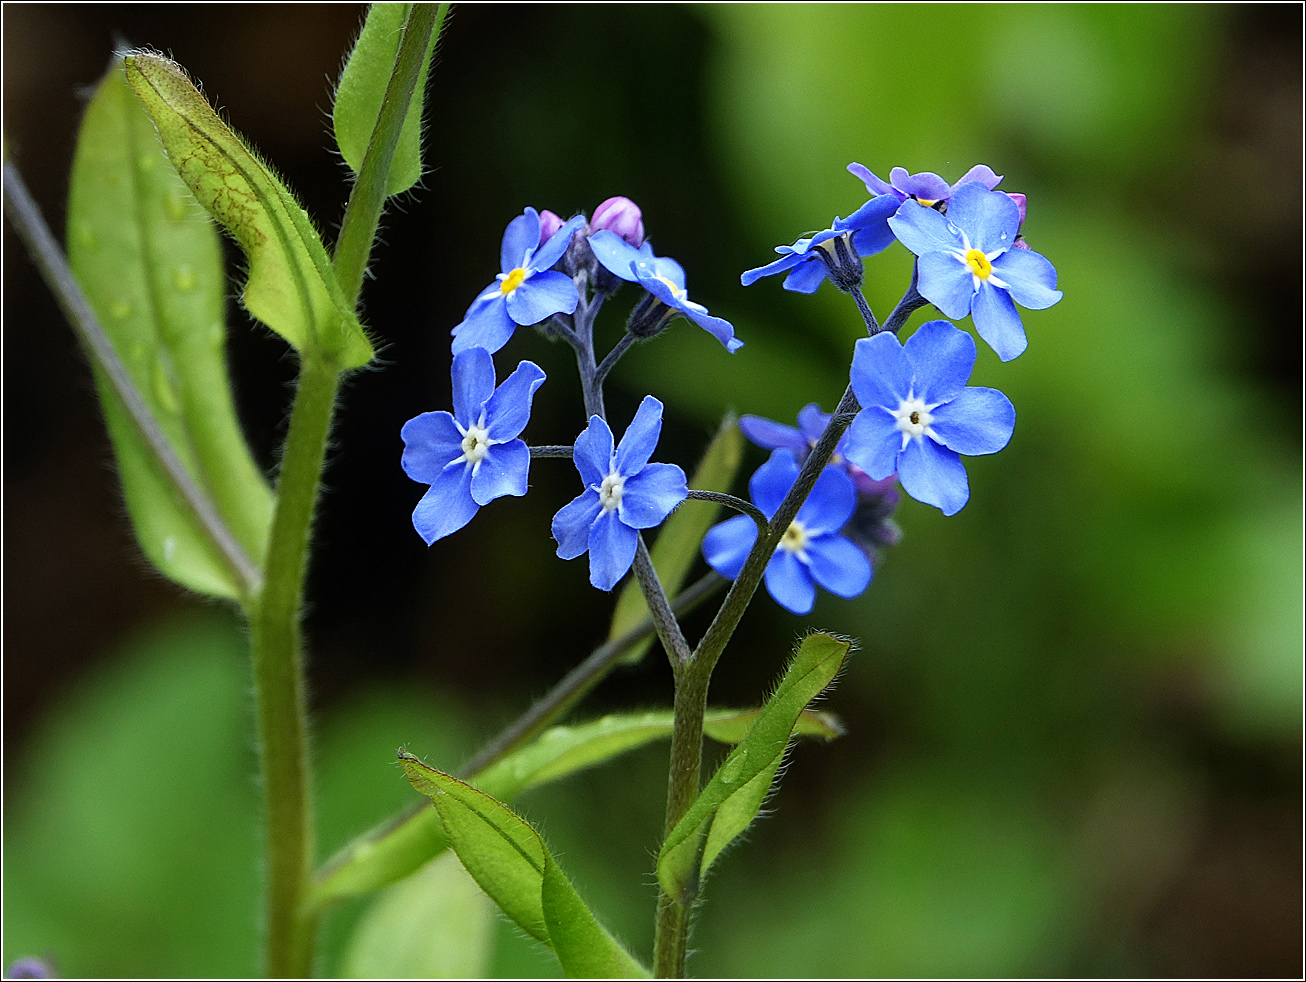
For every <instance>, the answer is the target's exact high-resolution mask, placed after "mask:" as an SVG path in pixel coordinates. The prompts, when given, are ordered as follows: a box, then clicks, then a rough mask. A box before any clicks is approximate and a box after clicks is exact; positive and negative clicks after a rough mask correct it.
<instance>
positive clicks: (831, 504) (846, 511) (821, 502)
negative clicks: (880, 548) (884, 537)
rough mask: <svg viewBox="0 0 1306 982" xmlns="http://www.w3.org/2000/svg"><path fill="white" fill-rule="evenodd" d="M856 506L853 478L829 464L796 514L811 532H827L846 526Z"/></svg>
mask: <svg viewBox="0 0 1306 982" xmlns="http://www.w3.org/2000/svg"><path fill="white" fill-rule="evenodd" d="M856 507H857V489H856V488H855V487H853V479H852V478H851V477H849V476H848V475H847V474H846V473H844V471H843V470H842V469H840V468H838V467H826V468H825V469H824V470H823V471H821V475H820V477H818V478H817V479H816V483H815V484H814V485H812V493H811V494H809V495H808V496H807V500H806V501H804V502H803V506H802V507H801V508H799V509H798V515H797V516H796V517H797V518H798V521H800V522H802V523H803V527H804V528H806V529H807V530H808V532H810V533H811V534H813V535H824V534H828V533H831V532H837V531H839V529H841V528H843V527H844V526H845V525H846V524H847V523H848V519H850V518H852V514H853V509H855V508H856Z"/></svg>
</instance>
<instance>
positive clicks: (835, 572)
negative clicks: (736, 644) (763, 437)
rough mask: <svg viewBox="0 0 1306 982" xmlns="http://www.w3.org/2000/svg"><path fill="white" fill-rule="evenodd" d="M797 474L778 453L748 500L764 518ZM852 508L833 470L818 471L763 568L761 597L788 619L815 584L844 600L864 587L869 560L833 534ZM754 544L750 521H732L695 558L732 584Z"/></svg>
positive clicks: (808, 601) (853, 497)
mask: <svg viewBox="0 0 1306 982" xmlns="http://www.w3.org/2000/svg"><path fill="white" fill-rule="evenodd" d="M798 471H799V466H798V461H797V460H795V459H794V456H793V454H791V453H789V452H788V451H786V450H783V449H781V450H776V451H775V453H773V454H771V459H770V460H768V461H767V462H766V463H765V464H763V465H762V466H761V467H759V468H758V469H757V471H756V472H755V473H754V474H753V476H752V478H750V479H749V482H748V493H749V496H750V497H751V498H752V499H753V504H755V505H757V507H758V508H760V509H761V510H762V513H763V514H765V515H766V516H767V518H770V517H771V516H773V515H774V514H775V513H776V509H778V508H779V507H780V503H781V502H782V501H784V497H785V495H786V494H788V493H789V489H790V488H791V487H793V483H794V481H795V480H796V479H797V478H798ZM856 507H857V492H856V490H855V489H854V488H853V482H852V480H851V479H850V478H849V477H848V475H847V474H845V473H844V472H843V471H842V470H840V469H839V468H837V467H827V468H825V470H823V471H822V472H821V476H820V477H818V478H817V479H816V484H815V485H814V486H813V487H812V493H811V494H810V495H808V496H807V500H806V501H805V502H803V506H802V507H801V508H799V509H798V514H797V515H796V516H795V517H794V520H793V522H791V523H790V525H789V528H788V529H786V530H785V534H784V536H783V537H782V538H781V539H780V544H779V545H778V546H776V550H775V553H774V554H773V555H772V556H771V560H770V562H768V563H767V564H766V574H765V577H766V590H767V592H768V593H769V594H771V596H772V598H773V599H774V600H775V602H776V603H778V604H779V605H780V606H781V607H784V608H785V609H786V610H789V611H792V612H793V613H795V614H806V613H808V612H809V611H811V609H812V604H813V603H815V601H816V585H817V584H818V583H819V584H820V585H821V586H823V587H824V588H825V589H827V590H829V591H830V592H831V593H833V594H835V595H836V596H839V597H845V598H851V597H855V596H857V595H858V594H860V593H861V592H862V591H863V590H865V589H866V587H867V586H868V585H869V584H870V582H871V563H870V560H868V559H867V558H866V555H865V553H863V552H862V550H861V549H859V548H858V547H857V546H856V545H855V544H853V543H852V542H851V541H850V540H849V539H848V538H847V537H845V536H843V535H841V534H840V530H841V529H843V527H844V526H845V525H846V524H847V523H848V519H849V518H851V517H852V514H853V511H854V510H855V509H856ZM756 541H757V525H756V524H755V523H754V521H753V520H752V519H751V518H749V517H748V516H747V515H736V516H735V517H734V518H730V519H727V520H726V521H724V522H722V523H721V524H720V525H714V526H712V528H710V529H708V532H707V535H705V536H704V537H703V558H704V559H706V560H707V563H708V565H709V566H711V567H712V568H713V569H714V570H716V571H717V572H718V573H720V574H721V575H722V576H724V577H727V578H729V579H732V580H733V579H734V578H735V577H737V576H738V575H739V571H740V570H741V569H742V568H743V566H744V560H745V559H746V558H747V557H748V553H749V552H750V551H751V550H752V548H753V543H755V542H756Z"/></svg>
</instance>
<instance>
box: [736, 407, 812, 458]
mask: <svg viewBox="0 0 1306 982" xmlns="http://www.w3.org/2000/svg"><path fill="white" fill-rule="evenodd" d="M739 431H740V432H741V433H743V434H744V436H745V437H746V438H747V439H748V440H749V441H750V442H751V443H752V444H753V445H754V446H758V447H761V448H762V449H763V450H778V449H779V448H781V447H783V448H784V449H785V450H790V451H792V452H793V453H796V454H798V455H799V456H802V455H803V454H806V453H807V451H808V445H807V440H806V438H805V437H804V436H803V434H802V433H800V432H799V431H798V430H796V429H794V428H793V427H792V426H785V425H784V424H783V423H777V422H775V421H774V420H770V419H766V418H765V417H763V416H752V415H746V416H740V417H739Z"/></svg>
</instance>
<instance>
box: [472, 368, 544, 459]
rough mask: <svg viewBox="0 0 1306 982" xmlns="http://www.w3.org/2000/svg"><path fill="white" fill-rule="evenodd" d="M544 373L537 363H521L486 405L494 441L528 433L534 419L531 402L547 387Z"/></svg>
mask: <svg viewBox="0 0 1306 982" xmlns="http://www.w3.org/2000/svg"><path fill="white" fill-rule="evenodd" d="M544 377H545V376H544V369H542V368H540V366H539V365H537V364H535V362H533V361H523V362H520V363H518V365H517V368H516V370H515V371H514V372H513V373H512V374H511V375H509V376H508V377H507V378H506V379H504V380H503V385H501V386H499V387H498V388H497V389H495V390H494V395H492V396H490V398H489V400H488V401H487V402H486V403H485V428H486V429H487V430H489V431H490V437H491V439H494V440H511V439H513V438H514V437H516V436H519V435H520V434H521V431H522V430H524V429H526V424H527V422H529V421H530V418H531V400H532V399H533V398H534V397H535V390H536V389H538V388H539V387H540V386H541V385H543V384H544Z"/></svg>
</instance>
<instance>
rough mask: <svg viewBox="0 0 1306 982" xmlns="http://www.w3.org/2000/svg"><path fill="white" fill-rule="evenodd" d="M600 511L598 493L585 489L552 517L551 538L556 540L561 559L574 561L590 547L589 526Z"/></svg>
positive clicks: (601, 508) (601, 507)
mask: <svg viewBox="0 0 1306 982" xmlns="http://www.w3.org/2000/svg"><path fill="white" fill-rule="evenodd" d="M602 510H603V506H602V505H601V504H599V493H598V492H597V491H595V490H594V489H593V488H587V489H586V490H585V492H584V494H582V495H580V497H578V498H573V499H572V500H571V502H569V503H568V504H566V505H564V506H563V508H562V510H561V511H559V512H558V514H556V515H554V516H553V537H554V538H555V539H557V540H558V555H559V556H560V557H561V558H563V559H575V558H576V557H577V556H579V555H580V554H581V553H582V552H584V551H585V550H586V549H588V548H589V547H590V526H591V525H593V524H594V519H595V518H597V517H598V514H599V512H600V511H602Z"/></svg>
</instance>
